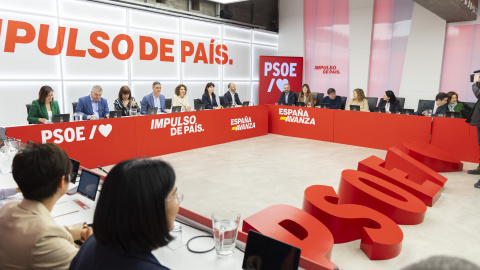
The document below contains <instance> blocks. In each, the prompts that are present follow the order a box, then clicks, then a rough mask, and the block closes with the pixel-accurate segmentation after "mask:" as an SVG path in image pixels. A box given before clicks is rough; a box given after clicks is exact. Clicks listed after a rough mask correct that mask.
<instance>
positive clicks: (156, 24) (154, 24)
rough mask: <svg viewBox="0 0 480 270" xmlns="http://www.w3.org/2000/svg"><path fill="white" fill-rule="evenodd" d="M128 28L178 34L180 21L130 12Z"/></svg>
mask: <svg viewBox="0 0 480 270" xmlns="http://www.w3.org/2000/svg"><path fill="white" fill-rule="evenodd" d="M129 20H130V22H129V26H130V28H140V29H145V30H146V29H148V30H152V31H157V32H168V33H176V34H178V33H180V19H179V18H175V17H172V16H166V15H160V14H156V13H152V12H146V11H139V10H130V11H129Z"/></svg>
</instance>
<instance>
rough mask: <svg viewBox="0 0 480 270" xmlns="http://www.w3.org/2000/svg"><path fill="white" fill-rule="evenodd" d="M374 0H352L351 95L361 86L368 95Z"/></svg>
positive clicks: (350, 7)
mask: <svg viewBox="0 0 480 270" xmlns="http://www.w3.org/2000/svg"><path fill="white" fill-rule="evenodd" d="M373 4H374V0H350V6H349V19H350V39H349V40H350V66H349V70H350V72H349V75H350V88H351V89H350V91H349V94H350V97H351V96H352V93H353V91H352V90H353V89H355V88H361V89H363V91H364V92H365V96H368V89H367V87H368V72H369V69H370V68H369V67H370V46H371V43H372V24H373Z"/></svg>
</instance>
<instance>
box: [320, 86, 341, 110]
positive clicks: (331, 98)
mask: <svg viewBox="0 0 480 270" xmlns="http://www.w3.org/2000/svg"><path fill="white" fill-rule="evenodd" d="M322 103H326V104H329V105H330V109H337V110H340V108H341V107H342V98H341V97H340V96H337V91H335V89H334V88H328V90H327V96H326V97H324V98H323V99H322Z"/></svg>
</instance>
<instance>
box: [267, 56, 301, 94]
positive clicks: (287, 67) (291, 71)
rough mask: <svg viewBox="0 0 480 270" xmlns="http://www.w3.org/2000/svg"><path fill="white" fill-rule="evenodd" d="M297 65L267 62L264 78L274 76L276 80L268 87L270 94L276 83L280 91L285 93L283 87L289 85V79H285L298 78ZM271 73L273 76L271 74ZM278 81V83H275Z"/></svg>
mask: <svg viewBox="0 0 480 270" xmlns="http://www.w3.org/2000/svg"><path fill="white" fill-rule="evenodd" d="M296 68H297V63H282V64H280V63H278V62H275V63H273V64H272V63H270V62H265V68H264V76H265V77H268V76H273V77H274V78H272V79H271V81H270V85H269V86H268V91H267V92H268V93H270V92H271V91H272V88H273V84H274V83H275V84H276V86H277V89H278V91H280V92H283V85H284V84H288V83H289V82H288V79H286V78H285V77H290V78H293V77H297V73H296ZM270 71H271V74H269V72H270ZM280 76H282V77H283V78H278V77H280ZM275 81H276V82H275Z"/></svg>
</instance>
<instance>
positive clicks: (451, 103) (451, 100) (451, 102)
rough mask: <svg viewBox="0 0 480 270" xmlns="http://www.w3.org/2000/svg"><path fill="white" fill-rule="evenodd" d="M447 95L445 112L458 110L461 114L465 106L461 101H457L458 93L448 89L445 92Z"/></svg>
mask: <svg viewBox="0 0 480 270" xmlns="http://www.w3.org/2000/svg"><path fill="white" fill-rule="evenodd" d="M447 95H448V103H447V104H448V105H447V112H459V113H461V114H462V115H463V113H464V111H465V106H463V103H461V102H458V94H457V93H455V92H453V91H450V92H448V93H447Z"/></svg>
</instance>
